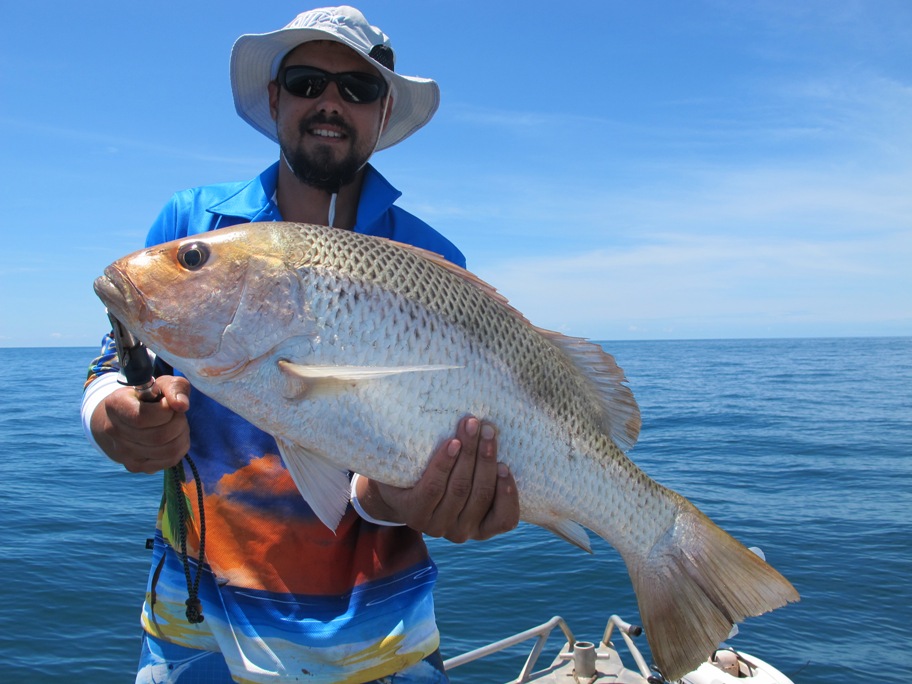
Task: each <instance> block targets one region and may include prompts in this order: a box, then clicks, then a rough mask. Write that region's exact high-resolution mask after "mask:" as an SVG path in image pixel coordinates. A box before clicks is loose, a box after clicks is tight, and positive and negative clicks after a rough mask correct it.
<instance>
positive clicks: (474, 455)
mask: <svg viewBox="0 0 912 684" xmlns="http://www.w3.org/2000/svg"><path fill="white" fill-rule="evenodd" d="M358 489H359V491H358V492H357V494H358V500H359V502H360V503H361V505H362V507H363V508H364V510H365V512H366V513H367V514H368V515H370V516H372V517H374V518H377V519H378V520H386V521H389V522H399V523H405V524H406V525H408V526H409V527H411V528H412V529H415V530H418V531H419V532H423V533H425V534H427V535H430V536H432V537H445V538H446V539H449V540H450V541H453V542H456V543H459V544H461V543H463V542H465V541H468V540H469V539H489V538H490V537H493V536H495V535H498V534H501V533H503V532H508V531H510V530H512V529H513V528H514V527H516V525H517V524H518V523H519V495H518V493H517V490H516V481H515V480H514V479H513V475H512V474H511V473H510V470H509V468H507V466H506V465H505V464H503V463H498V462H497V432H496V430H495V429H494V426H493V425H490V424H488V423H483V422H481V421H479V420H478V419H477V418H473V417H471V416H470V417H468V418H464V419H462V420H461V421H460V422H459V425H458V427H457V429H456V436H455V438H453V439H448V440H446V441H444V442H443V444H441V445H440V447H438V449H437V451H436V452H435V453H434V455H433V456H432V457H431V460H430V462H429V463H428V467H427V469H426V470H425V472H424V475H422V476H421V479H420V480H419V481H418V482H417V484H415V486H414V487H410V488H406V489H402V488H399V487H392V486H390V485H385V484H381V483H379V482H375V481H373V480H369V479H367V478H363V477H362V478H360V481H359V482H358Z"/></svg>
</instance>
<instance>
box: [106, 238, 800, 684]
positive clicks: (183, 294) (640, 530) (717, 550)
mask: <svg viewBox="0 0 912 684" xmlns="http://www.w3.org/2000/svg"><path fill="white" fill-rule="evenodd" d="M95 290H96V292H97V293H98V296H99V297H100V298H101V299H102V300H103V301H104V303H105V304H106V306H107V307H108V310H109V311H110V312H111V313H112V314H113V315H115V316H116V317H117V318H118V319H119V320H120V321H121V322H122V323H123V324H124V325H125V326H126V327H127V328H128V329H129V330H130V331H131V332H132V333H133V334H134V335H136V336H137V337H138V338H139V339H141V340H142V341H143V342H144V343H145V344H146V345H147V346H148V347H149V348H151V349H152V350H153V351H155V352H156V353H157V354H158V355H159V356H161V357H162V358H163V359H164V360H166V361H168V362H169V363H171V364H172V365H173V366H174V367H175V368H177V369H179V370H180V371H181V372H182V373H184V374H185V375H186V376H187V377H188V378H189V379H190V382H191V383H192V385H193V386H194V387H195V388H196V389H198V390H200V391H201V392H203V393H205V394H207V395H209V396H210V397H212V398H213V399H215V400H216V401H218V402H220V403H221V404H223V405H225V406H227V407H228V408H230V409H231V410H233V411H235V412H236V413H238V414H240V415H241V416H243V417H244V418H246V419H247V420H249V421H250V422H252V423H254V424H255V425H257V426H258V427H260V428H261V429H263V430H265V431H266V432H269V433H270V434H272V435H273V436H274V437H275V438H276V440H277V442H278V444H279V448H280V450H281V453H282V457H283V459H284V461H285V464H286V466H287V467H288V469H289V471H290V472H291V475H292V477H293V479H294V481H295V483H296V484H297V486H298V488H299V489H300V491H301V493H302V495H303V496H304V498H305V499H306V500H307V501H308V503H309V504H310V506H311V508H313V510H314V512H315V513H316V514H317V515H318V516H319V517H320V519H321V520H323V522H324V523H326V524H327V525H328V526H329V527H330V528H333V529H335V527H336V525H337V524H338V521H339V519H340V518H341V516H342V514H343V513H344V511H345V508H346V506H347V504H348V490H349V481H348V476H347V471H354V472H358V473H362V474H364V475H366V476H368V477H371V478H375V479H377V480H379V481H382V482H386V483H389V484H393V485H397V486H403V487H404V486H410V485H412V484H414V483H415V482H416V481H417V480H418V478H419V476H420V475H421V473H422V472H423V471H424V468H425V465H426V463H427V461H428V459H429V458H430V455H431V454H432V452H433V451H434V450H435V448H436V446H437V445H438V444H439V443H440V442H441V440H443V439H445V438H446V437H448V436H449V435H450V434H451V433H452V430H453V426H454V425H455V424H456V422H457V420H458V419H459V418H460V417H462V416H463V415H465V414H466V413H471V414H473V415H475V416H477V417H479V418H482V419H484V420H488V421H491V422H492V423H493V424H494V425H496V426H497V429H498V454H499V459H500V460H501V461H503V462H504V463H506V464H508V465H509V467H510V469H511V471H512V472H513V475H514V477H515V478H516V482H517V486H518V490H519V498H520V506H521V516H522V519H523V520H525V521H527V522H530V523H534V524H536V525H540V526H542V527H544V528H547V529H549V530H551V531H553V532H555V533H556V534H558V535H559V536H561V537H563V538H564V539H566V540H568V541H570V542H571V543H573V544H576V545H577V546H580V547H582V548H584V549H586V550H588V549H589V542H588V537H587V534H586V532H585V530H584V529H583V527H586V528H589V529H590V530H592V531H593V532H595V533H596V534H598V535H599V536H600V537H602V538H604V539H605V540H606V541H608V542H609V543H610V544H611V545H612V546H614V547H615V548H616V549H617V550H618V551H619V552H620V554H621V556H622V557H623V559H624V561H625V563H626V565H627V568H628V571H629V573H630V577H631V580H632V582H633V585H634V589H635V591H636V595H637V600H638V602H639V608H640V617H641V620H642V623H643V627H644V629H645V631H646V635H647V639H648V641H649V645H650V648H651V650H652V654H653V656H654V657H655V660H656V663H657V664H658V666H659V668H660V669H661V671H662V673H663V674H664V676H665V677H666V678H667V679H669V680H674V679H678V678H680V677H681V676H682V675H683V674H685V673H686V672H688V671H690V670H692V669H694V668H695V667H697V666H698V665H699V664H700V663H701V662H702V661H703V660H705V659H706V657H707V656H708V655H709V654H710V653H711V652H712V651H713V649H714V648H716V647H717V645H718V644H719V643H720V642H721V641H722V640H723V639H725V638H726V636H727V635H728V633H729V630H730V628H731V626H732V624H733V623H735V622H739V621H741V620H742V619H744V618H745V617H747V616H751V615H759V614H761V613H764V612H766V611H769V610H772V609H774V608H777V607H779V606H782V605H784V604H785V603H787V602H789V601H796V600H798V594H797V592H796V591H795V589H794V588H793V587H792V585H791V584H790V583H789V582H788V581H787V580H786V579H785V578H783V577H782V576H781V575H780V574H779V573H778V572H776V571H775V570H774V569H773V568H771V567H770V566H769V565H767V564H766V563H765V562H764V561H762V560H761V559H760V558H759V557H757V556H756V555H754V554H753V553H752V552H750V551H749V550H747V549H746V548H745V547H744V546H742V545H741V544H740V543H739V542H738V541H736V540H735V539H733V538H732V537H731V536H729V535H728V534H727V533H726V532H724V531H723V530H721V529H720V528H719V527H717V526H716V525H715V524H713V523H712V521H710V520H709V518H707V517H706V516H705V515H704V514H703V513H701V512H700V511H699V510H697V508H696V507H694V506H693V504H691V503H690V502H689V501H688V500H687V499H685V498H684V497H682V496H680V495H678V494H676V493H675V492H673V491H671V490H669V489H667V488H665V487H662V486H661V485H659V484H657V483H656V482H654V481H653V480H651V479H650V478H649V477H647V476H646V475H645V474H644V473H643V472H642V471H641V470H640V469H639V468H637V466H636V465H634V463H633V462H632V461H630V460H629V459H628V458H627V456H625V454H624V451H623V450H624V449H627V448H629V447H630V446H632V445H633V443H634V442H635V441H636V438H637V435H638V432H639V427H640V416H639V409H638V407H637V405H636V402H635V401H634V399H633V395H632V393H631V391H630V389H629V388H628V387H627V386H626V385H624V384H623V383H624V382H625V379H624V376H623V373H622V371H621V370H620V369H619V368H618V366H617V365H616V364H615V362H614V359H613V358H612V357H611V356H609V355H608V354H606V353H605V352H604V351H603V350H602V349H601V348H600V347H598V346H596V345H594V344H591V343H588V342H586V341H583V340H580V339H574V338H569V337H565V336H563V335H560V334H558V333H554V332H549V331H545V330H541V329H539V328H536V327H534V326H533V325H531V324H530V323H529V322H528V321H527V320H526V319H525V318H524V317H523V316H522V314H520V313H519V312H518V311H516V310H515V309H513V308H512V307H510V305H509V304H508V303H507V302H506V300H505V299H504V298H503V297H502V296H500V295H499V294H497V293H496V291H495V290H494V289H493V288H492V287H490V286H489V285H487V284H485V283H483V282H482V281H480V280H479V279H478V278H476V277H475V276H473V275H472V274H471V273H469V272H467V271H465V270H463V269H461V268H458V267H456V266H453V265H452V264H449V263H448V262H446V261H444V260H443V259H442V258H440V257H438V256H436V255H433V254H431V253H429V252H425V251H422V250H419V249H416V248H413V247H409V246H406V245H402V244H399V243H395V242H391V241H388V240H382V239H379V238H374V237H369V236H364V235H358V234H354V233H351V232H348V231H344V230H339V229H330V228H325V227H319V226H311V225H303V224H289V223H264V224H255V223H254V224H245V225H241V226H237V227H233V228H226V229H222V230H218V231H213V232H210V233H205V234H201V235H193V236H190V237H187V238H184V239H182V240H177V241H175V242H171V243H167V244H163V245H159V246H156V247H152V248H149V249H144V250H141V251H139V252H136V253H135V254H132V255H130V256H127V257H124V258H123V259H120V260H118V261H116V262H115V263H114V264H112V265H111V266H109V267H108V268H107V269H106V270H105V275H104V276H102V277H100V278H98V279H97V280H96V281H95Z"/></svg>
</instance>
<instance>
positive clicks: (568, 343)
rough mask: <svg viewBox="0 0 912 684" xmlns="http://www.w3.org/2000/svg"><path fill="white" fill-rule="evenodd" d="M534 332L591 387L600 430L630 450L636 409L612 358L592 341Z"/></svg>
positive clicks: (637, 415) (636, 430)
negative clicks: (560, 355)
mask: <svg viewBox="0 0 912 684" xmlns="http://www.w3.org/2000/svg"><path fill="white" fill-rule="evenodd" d="M535 329H536V330H537V331H538V333H539V334H541V335H542V336H543V337H545V338H546V339H547V340H549V341H550V342H551V343H552V344H553V345H554V346H556V347H557V348H558V349H560V350H561V351H562V352H564V354H566V355H567V356H568V357H569V358H570V360H571V361H573V363H574V365H575V366H576V367H577V368H579V369H580V371H581V372H582V374H583V375H584V376H585V377H586V378H587V379H588V380H589V381H590V382H591V383H592V385H593V386H594V389H595V394H596V396H597V397H598V401H599V405H600V406H601V409H602V421H601V427H602V431H603V432H604V433H605V434H607V435H608V436H610V437H611V439H612V440H614V442H615V444H617V445H618V446H619V447H620V448H621V450H623V451H627V450H628V449H630V448H631V447H633V445H634V444H636V441H637V437H639V435H640V407H639V406H638V405H637V403H636V399H634V397H633V391H632V390H631V389H630V388H629V387H628V386H627V385H625V384H624V383H625V382H626V381H627V378H626V377H625V376H624V371H623V370H621V368H620V366H618V365H617V362H616V361H615V360H614V357H613V356H611V354H609V353H608V352H606V351H605V350H604V349H602V348H601V347H600V346H599V345H597V344H595V343H594V342H589V341H588V340H584V339H582V338H579V337H567V336H566V335H562V334H561V333H557V332H554V331H552V330H543V329H542V328H535Z"/></svg>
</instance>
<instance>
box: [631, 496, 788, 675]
mask: <svg viewBox="0 0 912 684" xmlns="http://www.w3.org/2000/svg"><path fill="white" fill-rule="evenodd" d="M678 507H679V512H678V515H677V517H676V519H675V523H674V525H673V526H672V527H671V528H670V529H669V530H668V532H667V533H666V534H665V535H664V536H663V537H662V538H661V539H660V540H659V541H658V542H657V543H656V544H655V546H653V548H652V549H651V551H649V552H648V553H647V554H646V555H645V556H641V557H640V558H639V559H638V560H637V561H634V562H630V561H629V559H628V566H629V570H630V575H631V579H632V580H633V585H634V589H635V591H636V595H637V600H638V602H639V607H640V618H641V619H642V622H643V628H644V629H645V631H646V637H647V639H648V641H649V648H650V649H651V651H652V655H653V657H654V658H655V662H656V664H657V665H658V667H659V669H660V670H661V672H662V675H663V676H664V677H665V678H666V679H668V680H669V681H672V680H676V679H680V678H681V677H682V676H684V675H685V674H687V673H688V672H690V671H691V670H693V669H695V668H697V667H698V666H699V665H700V663H701V662H703V661H704V660H706V658H707V657H709V656H710V655H711V654H712V652H713V650H714V649H716V648H717V647H718V645H719V644H720V643H721V642H722V641H723V640H725V638H726V637H727V636H728V634H729V632H730V631H731V627H732V625H733V624H734V623H737V622H741V621H742V620H744V618H746V617H749V616H752V615H760V614H762V613H766V612H768V611H771V610H773V609H775V608H779V607H780V606H784V605H785V604H786V603H789V602H793V601H797V600H799V597H798V592H797V591H795V588H794V587H793V586H792V585H791V583H789V581H788V580H786V579H785V578H784V577H783V576H782V575H780V574H779V573H778V572H776V570H774V569H773V568H772V567H770V566H769V565H767V564H766V563H765V562H764V561H763V560H762V559H760V558H759V557H758V556H757V555H755V554H754V553H753V552H751V551H750V550H748V549H747V548H745V547H744V546H743V545H742V544H741V543H740V542H738V541H737V540H736V539H734V538H733V537H731V536H730V535H729V534H728V533H727V532H725V531H723V530H722V529H720V528H719V527H717V526H716V525H715V524H714V523H713V522H712V521H711V520H710V519H709V518H708V517H706V516H705V515H704V514H703V513H701V512H700V511H699V510H697V508H695V507H694V506H693V505H692V504H691V503H690V502H688V501H687V500H686V499H684V498H683V497H679V500H678Z"/></svg>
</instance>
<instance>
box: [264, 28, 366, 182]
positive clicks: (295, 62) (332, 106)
mask: <svg viewBox="0 0 912 684" xmlns="http://www.w3.org/2000/svg"><path fill="white" fill-rule="evenodd" d="M299 65H300V66H310V67H317V68H318V69H323V70H324V71H329V72H331V73H339V72H345V71H361V72H366V73H371V74H374V75H379V73H378V72H377V70H376V69H374V67H373V66H372V65H370V64H368V62H366V61H365V60H364V59H362V58H361V57H360V56H359V55H358V54H357V53H355V52H354V51H353V50H351V49H350V48H348V47H346V46H344V45H341V44H340V43H334V42H331V41H314V42H310V43H304V44H303V45H299V46H298V47H297V48H295V49H294V50H293V51H292V52H291V53H290V54H289V55H288V56H287V57H286V58H285V61H284V63H283V67H288V66H299ZM269 105H270V109H271V112H272V118H273V119H274V120H275V122H276V129H277V133H278V138H279V146H280V148H281V150H282V154H283V155H284V156H285V159H286V161H287V162H288V164H289V166H291V169H292V171H293V172H294V174H295V176H296V177H297V178H298V179H299V180H300V181H302V182H304V183H307V184H308V185H311V186H314V187H318V188H322V189H324V190H327V191H330V192H335V191H338V189H339V186H341V185H345V184H347V183H350V182H351V181H352V180H354V178H355V175H356V174H357V172H358V170H359V169H360V168H361V167H362V166H363V165H364V164H365V163H366V162H367V160H368V159H369V158H370V156H371V154H372V153H373V151H374V147H375V145H376V143H377V138H378V137H379V136H380V133H381V131H382V125H381V113H382V109H383V98H381V99H379V100H377V101H375V102H371V103H368V104H363V103H352V102H347V101H345V100H344V99H342V96H341V95H340V93H339V89H338V86H337V84H335V83H329V84H328V85H327V87H326V89H325V90H324V91H323V92H322V93H320V95H319V96H317V97H315V98H313V99H309V98H304V97H296V96H295V95H292V94H291V93H289V92H288V91H286V90H285V89H284V88H282V87H281V86H280V85H278V84H276V83H270V84H269Z"/></svg>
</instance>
